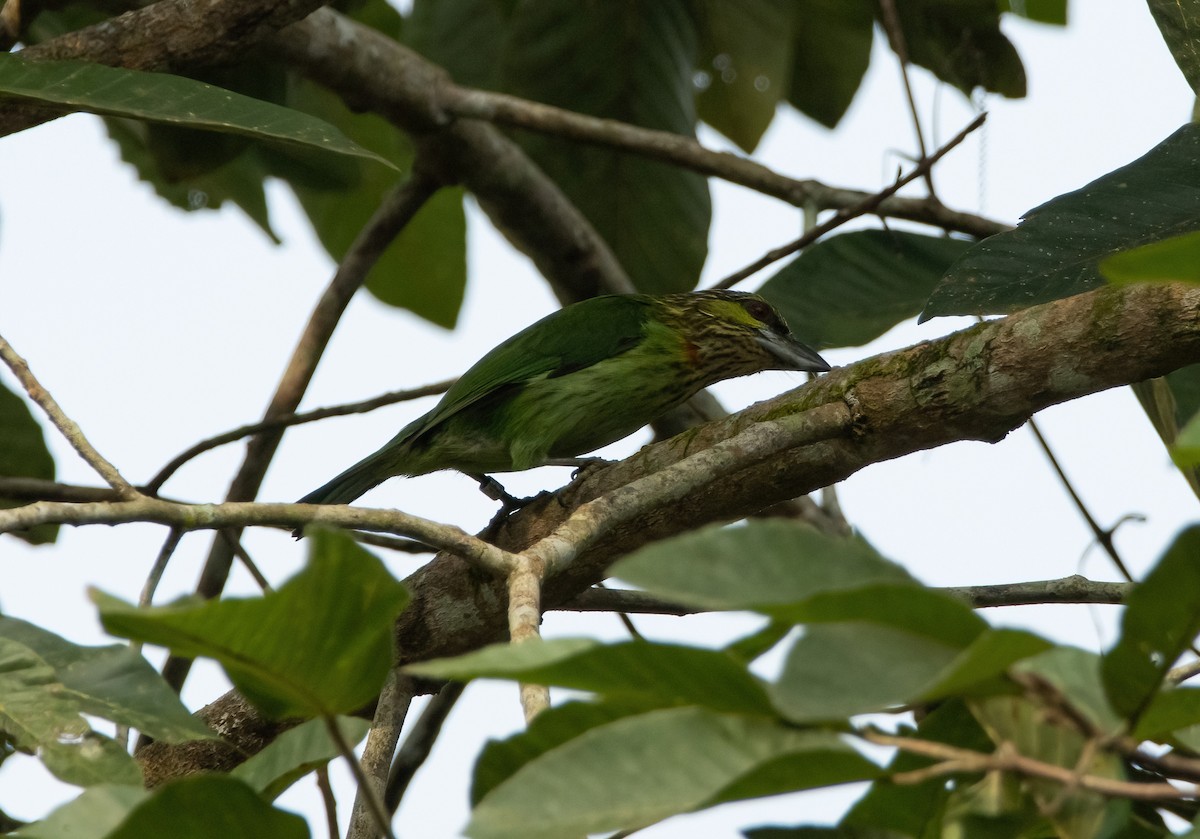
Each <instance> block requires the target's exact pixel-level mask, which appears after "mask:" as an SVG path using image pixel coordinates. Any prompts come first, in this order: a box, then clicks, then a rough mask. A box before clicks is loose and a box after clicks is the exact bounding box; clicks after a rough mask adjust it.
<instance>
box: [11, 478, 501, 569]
mask: <svg viewBox="0 0 1200 839" xmlns="http://www.w3.org/2000/svg"><path fill="white" fill-rule="evenodd" d="M47 522H57V523H59V524H69V525H83V524H127V523H130V522H153V523H156V524H163V525H167V526H169V527H178V528H181V529H183V530H219V529H221V528H242V527H246V526H248V525H279V526H283V527H287V528H291V529H294V528H296V527H302V526H304V525H306V524H308V523H310V522H317V523H319V524H325V525H329V526H331V527H343V528H356V529H361V530H384V531H389V532H392V533H401V534H404V535H407V536H411V537H413V538H414V539H419V540H421V541H422V542H425V543H426V544H429V545H433V546H434V547H436V548H438V549H439V550H443V551H447V552H448V553H453V554H455V555H458V556H461V557H463V558H464V559H466V560H467V561H468V562H471V563H473V564H475V565H476V566H477V567H478V568H479V569H480V570H482V571H485V572H486V573H489V574H495V575H498V576H505V575H507V573H508V569H509V568H510V567H511V565H512V563H513V562H514V560H515V556H514V555H513V554H511V553H508V552H507V551H504V550H502V549H500V548H497V547H496V546H495V545H491V544H488V543H487V542H485V541H483V540H482V539H477V538H475V537H474V536H471V535H469V534H467V533H465V532H463V531H462V530H460V529H459V528H457V527H453V526H451V525H448V524H438V523H437V522H433V521H429V520H428V519H423V518H420V517H419V516H411V515H409V514H407V513H401V512H400V511H398V510H369V509H366V508H363V507H347V506H343V505H337V504H331V505H323V504H256V503H253V502H249V501H229V502H226V503H224V504H179V503H176V502H173V501H163V500H162V499H159V498H150V497H148V496H142V497H141V498H139V499H137V500H135V501H118V502H111V503H108V502H101V503H96V504H68V503H62V502H56V501H39V502H36V503H34V504H28V505H26V506H24V507H16V508H13V509H7V510H0V533H8V532H11V531H13V530H25V529H26V528H29V527H33V526H34V525H37V524H45V523H47Z"/></svg>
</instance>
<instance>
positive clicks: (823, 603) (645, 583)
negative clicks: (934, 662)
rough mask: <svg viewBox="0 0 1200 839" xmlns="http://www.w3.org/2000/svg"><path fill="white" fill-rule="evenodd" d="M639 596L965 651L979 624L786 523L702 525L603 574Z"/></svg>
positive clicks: (864, 549) (879, 564) (850, 551)
mask: <svg viewBox="0 0 1200 839" xmlns="http://www.w3.org/2000/svg"><path fill="white" fill-rule="evenodd" d="M612 575H613V576H615V577H620V578H621V579H623V580H627V581H629V582H631V583H633V584H634V585H637V586H639V587H641V588H644V589H646V590H647V591H649V592H651V593H653V594H656V595H659V596H661V597H665V598H667V599H669V600H673V601H676V602H679V603H683V604H686V605H689V606H696V607H699V608H704V609H730V610H739V609H749V610H753V611H756V612H760V613H762V614H765V615H768V616H770V617H772V618H774V619H776V620H781V621H783V620H786V621H790V622H793V623H795V622H808V621H870V622H873V623H885V624H889V625H892V626H898V627H900V628H902V629H908V630H911V631H913V632H917V633H920V634H925V635H930V636H931V637H934V638H939V639H942V640H944V641H946V642H947V643H950V644H952V645H954V646H957V647H963V646H966V645H967V644H969V643H971V641H972V640H974V639H975V637H976V636H978V635H979V634H980V633H981V632H982V631H983V630H984V628H985V627H986V623H985V622H984V621H983V619H982V618H980V617H979V616H978V615H976V614H975V613H974V612H973V611H972V610H971V608H970V607H969V606H967V605H966V604H965V603H963V602H961V601H959V600H955V599H953V598H951V597H949V596H947V595H945V594H942V593H940V592H935V591H931V590H929V589H926V588H923V587H922V586H921V585H920V583H918V582H917V581H916V580H914V579H913V578H912V577H911V576H910V575H909V573H908V572H907V571H905V570H904V569H903V568H901V567H900V566H899V565H896V564H895V563H892V562H889V561H888V560H886V559H884V558H883V557H881V556H880V555H879V554H878V553H877V552H876V551H875V550H874V549H873V548H872V547H871V546H870V545H868V544H867V543H866V542H864V541H862V540H861V539H858V538H834V537H830V536H825V535H823V534H820V533H817V532H816V531H814V530H812V529H811V528H809V527H806V526H804V525H801V524H797V523H795V522H788V521H771V520H763V521H750V522H747V523H746V524H745V525H741V526H738V527H728V528H722V527H709V528H705V529H703V530H698V531H695V532H692V533H687V534H684V535H682V536H678V537H675V538H673V539H665V540H663V541H661V542H655V543H653V544H650V545H647V546H646V547H644V548H641V549H640V550H638V551H635V552H634V553H632V554H630V555H629V556H628V557H626V558H625V559H623V560H621V561H620V562H618V563H617V564H616V565H614V566H613V568H612Z"/></svg>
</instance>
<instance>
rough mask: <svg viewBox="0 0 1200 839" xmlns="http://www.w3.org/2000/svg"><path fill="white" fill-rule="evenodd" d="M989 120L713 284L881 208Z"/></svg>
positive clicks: (728, 281) (733, 279) (726, 284)
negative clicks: (796, 236) (888, 182)
mask: <svg viewBox="0 0 1200 839" xmlns="http://www.w3.org/2000/svg"><path fill="white" fill-rule="evenodd" d="M986 120H987V114H980V115H979V116H977V117H975V119H973V120H971V121H970V122H969V123H968V124H967V126H966V128H964V129H963V130H962V131H960V132H958V133H957V134H955V135H954V136H953V137H952V138H950V141H949V142H948V143H946V145H944V146H942V147H941V148H940V149H938V150H937V151H936V152H934V153H933V155H932V156H931V157H927V158H922V159H921V160H920V161H919V162H918V163H917V165H916V166H914V167H913V170H912V171H911V172H909V173H908V174H907V175H904V176H902V177H899V178H897V179H896V180H895V182H893V183H892V185H891V186H889V187H885V188H884V189H881V190H879V192H876V193H875V194H874V195H868V196H867V197H866V198H863V199H862V200H861V201H859V202H858V203H857V204H854V205H852V206H849V207H842V208H841V209H839V210H838V211H837V212H835V213H834V214H833V215H832V216H830V217H829V218H827V219H826V220H825V221H823V222H821V223H820V224H818V225H817V226H815V227H813V228H812V229H811V230H808V231H806V232H805V233H804V235H803V236H801V237H800V238H798V239H796V240H795V241H793V242H789V243H788V244H786V245H783V246H781V247H778V248H775V249H774V250H770V251H767V253H765V254H764V255H763V256H761V257H760V258H758V259H756V260H755V261H754V262H751V263H750V264H749V265H747V266H746V267H745V268H742V269H741V270H740V271H735V272H733V273H732V274H730V275H729V276H728V277H726V278H725V279H723V280H721V281H720V282H719V283H717V284H716V285H714V286H713V288H732V287H733V286H735V285H737V284H738V283H740V282H741V281H742V280H744V279H746V278H747V277H750V276H753V275H754V274H756V273H758V272H759V271H761V270H762V269H763V268H766V267H767V266H768V265H770V264H771V263H772V262H777V261H778V260H780V259H783V258H784V257H785V256H791V255H792V254H794V253H795V252H796V251H798V250H801V249H803V248H805V247H807V246H808V245H810V244H812V243H813V242H815V241H817V239H820V238H821V237H822V236H824V235H825V234H826V233H828V232H830V231H831V230H834V229H836V228H838V227H841V226H842V225H843V224H845V223H846V222H848V221H850V220H851V219H854V218H858V217H859V216H863V215H867V214H868V213H871V212H873V211H875V210H877V209H878V208H879V205H880V204H882V203H883V202H884V201H885V200H886V199H888V198H890V197H891V196H892V195H895V194H896V193H897V192H899V191H900V190H901V189H903V188H904V187H905V186H907V185H908V184H910V183H912V182H913V181H915V180H916V179H917V178H919V177H921V176H922V175H924V174H926V173H927V172H929V170H930V169H932V168H933V165H934V164H935V163H937V162H938V161H939V160H941V159H942V158H943V157H945V156H946V154H948V153H949V152H950V150H951V149H953V148H954V147H955V146H957V145H958V144H959V143H961V142H962V141H963V140H965V139H966V138H967V136H968V135H969V134H970V133H971V132H972V131H975V130H976V129H977V128H979V127H980V126H981V125H983V123H984V122H985V121H986Z"/></svg>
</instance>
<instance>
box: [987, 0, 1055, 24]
mask: <svg viewBox="0 0 1200 839" xmlns="http://www.w3.org/2000/svg"><path fill="white" fill-rule="evenodd" d="M1000 10H1001V11H1004V12H1012V13H1013V14H1015V15H1019V16H1021V17H1024V18H1028V19H1029V20H1036V21H1037V22H1038V23H1051V24H1054V25H1055V26H1066V25H1067V0H1000Z"/></svg>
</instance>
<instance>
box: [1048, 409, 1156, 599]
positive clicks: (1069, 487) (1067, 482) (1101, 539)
mask: <svg viewBox="0 0 1200 839" xmlns="http://www.w3.org/2000/svg"><path fill="white" fill-rule="evenodd" d="M1029 430H1030V431H1032V432H1033V436H1034V437H1036V438H1037V441H1038V445H1039V446H1041V448H1042V451H1043V452H1045V454H1046V459H1047V460H1049V461H1050V465H1051V466H1053V467H1054V471H1055V473H1056V474H1057V475H1058V479H1059V480H1060V481H1062V485H1063V488H1064V489H1066V491H1067V494H1068V495H1070V496H1071V500H1072V501H1073V502H1075V508H1076V509H1077V510H1079V514H1080V515H1081V516H1083V520H1084V521H1085V522H1087V526H1088V528H1089V529H1090V530H1091V531H1092V535H1093V536H1095V537H1096V541H1097V542H1098V543H1099V544H1100V547H1102V548H1104V552H1105V553H1107V554H1108V556H1109V558H1110V559H1112V561H1113V565H1115V566H1117V570H1118V571H1120V572H1121V576H1122V577H1124V578H1125V579H1126V581H1128V582H1131V583H1132V582H1133V575H1132V574H1130V573H1129V569H1128V568H1127V567H1126V566H1125V563H1124V562H1123V561H1122V560H1121V555H1120V554H1118V553H1117V546H1116V545H1114V544H1113V531H1111V530H1105V529H1104V528H1103V527H1101V526H1100V523H1099V522H1097V521H1096V519H1095V518H1094V517H1093V516H1092V514H1091V512H1090V511H1089V510H1088V508H1087V505H1086V504H1084V503H1083V499H1082V498H1080V497H1079V493H1077V492H1076V491H1075V487H1074V485H1073V484H1072V483H1071V479H1070V478H1068V477H1067V473H1066V472H1065V471H1064V470H1063V468H1062V464H1060V463H1059V462H1058V458H1057V457H1055V456H1054V450H1053V449H1051V448H1050V444H1049V443H1048V442H1046V438H1045V437H1043V436H1042V431H1041V429H1040V428H1038V424H1037V420H1035V419H1033V417H1030V418H1029Z"/></svg>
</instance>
